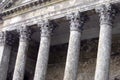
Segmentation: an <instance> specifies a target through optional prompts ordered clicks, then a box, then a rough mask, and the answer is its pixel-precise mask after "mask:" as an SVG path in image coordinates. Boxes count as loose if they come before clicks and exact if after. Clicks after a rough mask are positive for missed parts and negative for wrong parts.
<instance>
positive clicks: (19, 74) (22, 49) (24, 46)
mask: <svg viewBox="0 0 120 80" xmlns="http://www.w3.org/2000/svg"><path fill="white" fill-rule="evenodd" d="M19 32H20V40H19V48H18V53H17V59H16V64H15V69H14V74H13V80H23V78H24V71H25V64H26V57H27V50H28V38H29V31H28V28H27V27H26V26H21V27H20V29H19Z"/></svg>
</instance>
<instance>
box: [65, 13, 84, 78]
mask: <svg viewBox="0 0 120 80" xmlns="http://www.w3.org/2000/svg"><path fill="white" fill-rule="evenodd" d="M68 19H70V38H69V45H68V52H67V60H66V66H65V73H64V80H76V79H77V70H78V62H79V53H80V40H81V34H82V27H83V24H84V21H83V20H82V17H81V14H80V13H79V12H76V13H73V14H72V15H70V16H68Z"/></svg>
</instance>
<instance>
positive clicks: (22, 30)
mask: <svg viewBox="0 0 120 80" xmlns="http://www.w3.org/2000/svg"><path fill="white" fill-rule="evenodd" d="M18 32H19V36H20V40H21V41H26V40H30V33H31V31H30V29H29V28H28V27H27V26H26V25H24V24H23V25H22V26H19V28H18Z"/></svg>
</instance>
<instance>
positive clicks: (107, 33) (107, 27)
mask: <svg viewBox="0 0 120 80" xmlns="http://www.w3.org/2000/svg"><path fill="white" fill-rule="evenodd" d="M96 10H97V12H99V14H100V35H99V45H98V54H97V63H96V71H95V79H94V80H109V70H110V67H109V65H110V53H111V43H112V16H111V15H112V13H111V6H110V5H102V6H101V7H99V8H97V9H96Z"/></svg>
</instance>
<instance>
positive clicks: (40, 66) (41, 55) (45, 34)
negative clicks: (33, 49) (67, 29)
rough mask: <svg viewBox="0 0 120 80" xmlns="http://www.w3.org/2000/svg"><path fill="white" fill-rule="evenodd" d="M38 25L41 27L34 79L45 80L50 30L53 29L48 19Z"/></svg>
mask: <svg viewBox="0 0 120 80" xmlns="http://www.w3.org/2000/svg"><path fill="white" fill-rule="evenodd" d="M38 26H39V27H41V38H40V39H41V40H40V47H39V52H38V58H37V63H36V69H35V75H34V80H45V76H46V72H47V65H48V58H49V49H50V40H51V32H52V30H53V26H52V24H50V22H49V21H43V22H42V23H40V24H39V25H38Z"/></svg>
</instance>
